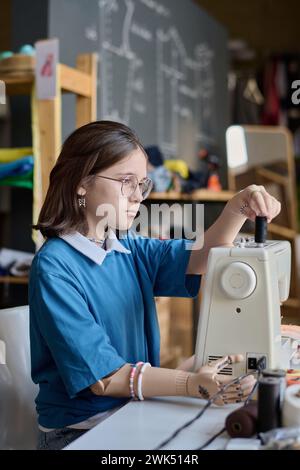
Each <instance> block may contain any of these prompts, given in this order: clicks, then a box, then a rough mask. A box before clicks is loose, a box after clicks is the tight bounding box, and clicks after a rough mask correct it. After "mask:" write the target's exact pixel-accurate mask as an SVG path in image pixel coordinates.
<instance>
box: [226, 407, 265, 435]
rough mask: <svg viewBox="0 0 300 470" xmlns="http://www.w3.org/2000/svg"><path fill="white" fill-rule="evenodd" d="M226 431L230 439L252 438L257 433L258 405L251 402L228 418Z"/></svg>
mask: <svg viewBox="0 0 300 470" xmlns="http://www.w3.org/2000/svg"><path fill="white" fill-rule="evenodd" d="M225 426H226V430H227V432H228V434H229V436H230V437H251V436H254V434H256V432H257V403H256V402H250V403H248V404H247V405H245V406H242V407H241V408H239V409H238V410H235V411H233V412H232V413H230V415H228V416H227V418H226V421H225Z"/></svg>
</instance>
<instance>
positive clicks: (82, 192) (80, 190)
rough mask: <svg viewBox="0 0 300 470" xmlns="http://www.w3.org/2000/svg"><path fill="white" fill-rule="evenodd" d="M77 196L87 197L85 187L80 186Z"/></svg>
mask: <svg viewBox="0 0 300 470" xmlns="http://www.w3.org/2000/svg"><path fill="white" fill-rule="evenodd" d="M77 195H78V196H85V195H86V189H85V188H84V187H83V186H79V188H78V189H77Z"/></svg>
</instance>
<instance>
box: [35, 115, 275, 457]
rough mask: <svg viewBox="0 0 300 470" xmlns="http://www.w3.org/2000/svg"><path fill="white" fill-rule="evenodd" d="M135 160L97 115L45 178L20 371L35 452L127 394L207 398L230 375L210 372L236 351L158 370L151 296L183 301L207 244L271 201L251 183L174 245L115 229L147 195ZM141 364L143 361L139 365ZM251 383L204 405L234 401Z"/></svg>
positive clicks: (123, 132) (116, 127) (140, 158)
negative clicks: (24, 370)
mask: <svg viewBox="0 0 300 470" xmlns="http://www.w3.org/2000/svg"><path fill="white" fill-rule="evenodd" d="M151 187H152V183H151V180H150V179H149V178H147V157H146V154H145V151H144V149H143V147H142V145H141V143H140V141H139V140H138V138H137V136H136V135H135V134H134V133H133V132H132V131H131V130H130V129H129V128H128V127H126V126H125V125H123V124H120V123H116V122H109V121H98V122H92V123H90V124H87V125H85V126H83V127H81V128H79V129H77V130H76V131H75V132H73V133H72V134H71V135H70V136H69V137H68V138H67V140H66V141H65V143H64V145H63V147H62V151H61V154H60V155H59V158H58V160H57V163H56V165H55V166H54V168H53V170H52V171H51V174H50V184H49V189H48V192H47V195H46V198H45V202H44V204H43V207H42V210H41V213H40V216H39V220H38V223H37V225H36V226H35V228H36V229H38V230H40V231H41V233H42V234H43V236H44V237H45V238H46V242H45V243H44V245H43V246H42V248H41V249H40V250H39V251H38V252H37V254H36V255H35V258H34V261H33V264H32V268H31V273H30V286H29V304H30V334H31V361H32V378H33V381H34V382H35V383H38V384H39V393H38V396H37V398H36V405H37V412H38V415H39V428H40V435H39V444H38V448H39V449H61V448H62V447H64V446H65V445H67V444H68V443H70V442H71V441H72V440H74V439H75V438H77V437H78V436H80V435H81V434H82V433H84V432H85V431H86V430H87V429H90V428H91V427H93V426H95V424H97V423H99V422H100V421H101V420H103V419H104V418H106V417H107V416H108V414H109V413H111V412H113V411H115V410H116V409H117V407H120V406H121V405H123V404H124V403H126V401H128V399H129V398H130V397H132V398H138V399H140V400H143V399H144V398H147V397H152V396H159V395H166V396H170V395H184V396H191V397H199V398H206V399H207V398H209V397H211V396H212V395H213V394H215V393H217V392H218V391H220V389H221V387H222V385H224V384H226V383H227V382H228V381H229V380H230V378H228V377H226V376H222V374H220V373H219V372H220V371H221V369H222V368H223V367H224V366H225V365H226V364H228V362H235V361H239V360H240V359H241V357H240V356H230V357H226V358H223V359H221V360H219V361H217V362H215V363H213V364H212V365H207V366H204V367H202V368H201V369H200V370H199V371H197V372H190V369H191V365H192V358H190V360H188V361H187V362H186V363H184V364H182V366H181V367H179V368H178V369H176V370H171V369H162V368H160V367H159V342H160V338H159V329H158V322H157V316H156V310H155V302H154V297H155V296H175V297H194V296H196V295H197V293H198V290H199V286H200V279H201V274H202V273H205V271H206V264H207V257H208V253H209V249H210V248H211V247H213V246H218V245H224V244H231V243H232V242H233V240H234V239H235V237H236V235H237V234H238V232H239V230H240V228H241V227H242V225H243V224H244V222H245V220H246V219H247V218H250V219H252V220H254V218H255V216H256V215H265V216H266V217H267V218H268V222H270V221H271V220H272V219H273V218H274V217H276V215H277V214H278V213H279V211H280V203H279V202H278V201H277V200H276V199H275V198H273V197H272V196H271V195H270V194H268V193H267V191H266V190H265V189H264V187H262V186H255V185H251V186H249V187H247V188H246V189H244V190H243V191H241V192H239V193H238V194H236V195H235V196H234V197H233V198H232V199H231V200H230V201H229V202H228V203H227V204H226V206H225V208H224V210H223V212H222V213H221V215H220V217H219V218H218V219H217V221H216V222H215V223H214V224H213V225H212V226H211V227H210V228H209V230H207V231H206V233H205V240H204V246H203V248H202V249H201V250H199V249H194V250H190V249H187V248H188V244H189V243H191V242H187V241H186V240H183V239H182V240H166V241H161V240H158V239H151V238H145V237H132V236H130V232H129V233H127V236H126V237H124V238H121V239H118V237H117V235H116V231H119V230H120V231H125V232H127V231H128V229H129V228H130V226H131V225H132V223H133V220H134V217H135V215H136V213H137V211H138V210H139V206H140V204H141V202H142V201H143V199H145V198H146V197H147V196H148V194H149V193H150V191H151ZM151 366H152V367H151ZM253 385H254V378H253V377H252V376H250V377H247V378H245V379H243V380H242V381H241V382H240V383H239V384H238V385H236V384H235V385H234V386H233V385H232V386H231V387H229V388H227V389H226V391H224V393H223V394H220V396H219V398H218V400H217V401H216V403H218V404H220V405H221V404H224V403H232V402H236V401H241V400H244V399H245V398H246V397H247V396H248V395H249V393H250V391H251V390H252V388H253Z"/></svg>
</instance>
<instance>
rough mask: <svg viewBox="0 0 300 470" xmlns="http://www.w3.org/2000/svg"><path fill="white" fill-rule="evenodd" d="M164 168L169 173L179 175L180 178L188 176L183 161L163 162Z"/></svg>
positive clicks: (187, 169)
mask: <svg viewBox="0 0 300 470" xmlns="http://www.w3.org/2000/svg"><path fill="white" fill-rule="evenodd" d="M164 166H165V167H166V168H167V169H168V170H170V171H175V172H176V173H179V174H180V176H182V178H188V176H189V168H188V166H187V164H186V162H185V161H184V160H165V161H164Z"/></svg>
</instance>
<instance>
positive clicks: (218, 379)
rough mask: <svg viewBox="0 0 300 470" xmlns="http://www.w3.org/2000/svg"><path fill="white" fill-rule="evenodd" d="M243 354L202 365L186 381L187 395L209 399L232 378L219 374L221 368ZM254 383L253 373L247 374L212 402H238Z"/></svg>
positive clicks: (241, 358) (239, 359) (244, 397)
mask: <svg viewBox="0 0 300 470" xmlns="http://www.w3.org/2000/svg"><path fill="white" fill-rule="evenodd" d="M242 360H243V356H241V355H235V356H225V357H222V358H221V359H219V360H217V361H214V362H212V363H210V364H209V365H205V366H202V367H201V368H200V369H199V370H198V371H197V373H194V374H191V375H190V377H189V379H188V383H187V389H188V395H189V396H192V397H197V398H204V399H206V400H209V399H210V398H211V397H213V396H214V395H215V394H216V393H218V392H220V390H221V388H222V386H224V385H226V384H228V383H229V382H231V381H232V380H233V377H228V376H227V375H222V374H220V371H221V369H223V368H224V367H226V365H228V364H233V363H235V362H240V361H242ZM254 384H255V379H254V377H253V375H249V376H248V377H245V378H244V379H242V380H240V381H239V382H237V383H235V384H233V385H230V386H229V387H228V388H227V389H226V390H225V391H224V393H223V394H222V395H220V396H219V397H218V398H217V399H216V400H215V401H214V403H216V404H217V405H225V404H227V403H240V402H242V401H244V400H246V398H247V397H248V395H249V394H250V393H251V391H252V389H253V387H254Z"/></svg>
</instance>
